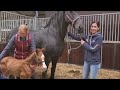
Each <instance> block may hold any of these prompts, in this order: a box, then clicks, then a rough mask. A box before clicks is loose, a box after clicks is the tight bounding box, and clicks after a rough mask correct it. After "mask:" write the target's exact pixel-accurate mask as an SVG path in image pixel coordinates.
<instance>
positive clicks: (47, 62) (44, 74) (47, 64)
mask: <svg viewBox="0 0 120 90" xmlns="http://www.w3.org/2000/svg"><path fill="white" fill-rule="evenodd" d="M46 60H47V59H46ZM45 64H46V66H47V69H46V70H45V71H44V72H42V79H45V78H46V75H47V70H48V67H49V64H50V60H47V61H46V62H45Z"/></svg>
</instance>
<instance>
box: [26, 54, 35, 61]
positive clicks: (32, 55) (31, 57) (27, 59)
mask: <svg viewBox="0 0 120 90" xmlns="http://www.w3.org/2000/svg"><path fill="white" fill-rule="evenodd" d="M34 57H35V52H33V53H32V54H31V55H30V56H29V57H27V58H26V59H25V61H26V62H32V60H33V58H34Z"/></svg>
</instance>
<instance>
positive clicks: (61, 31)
mask: <svg viewBox="0 0 120 90" xmlns="http://www.w3.org/2000/svg"><path fill="white" fill-rule="evenodd" d="M58 17H59V18H56V17H55V19H53V20H51V21H50V22H49V26H48V32H49V33H52V32H56V34H54V35H57V36H60V38H61V39H64V38H65V35H66V32H67V27H68V23H66V21H65V18H64V13H62V15H61V16H58ZM51 26H52V28H54V27H55V29H49V27H51ZM49 30H51V31H49ZM48 32H47V33H48Z"/></svg>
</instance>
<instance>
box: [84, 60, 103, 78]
mask: <svg viewBox="0 0 120 90" xmlns="http://www.w3.org/2000/svg"><path fill="white" fill-rule="evenodd" d="M100 67H101V64H98V65H92V64H88V63H87V62H86V61H85V62H84V66H83V77H82V78H83V79H88V77H89V74H90V79H97V75H98V72H99V70H100Z"/></svg>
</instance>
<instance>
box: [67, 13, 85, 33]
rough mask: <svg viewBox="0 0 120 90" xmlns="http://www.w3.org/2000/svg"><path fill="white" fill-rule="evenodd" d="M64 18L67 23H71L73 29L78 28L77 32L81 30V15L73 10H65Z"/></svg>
mask: <svg viewBox="0 0 120 90" xmlns="http://www.w3.org/2000/svg"><path fill="white" fill-rule="evenodd" d="M65 20H66V22H68V23H69V24H71V25H72V27H73V28H74V29H75V30H78V33H82V32H83V22H82V19H81V17H80V16H79V15H78V14H77V13H76V12H75V11H66V12H65Z"/></svg>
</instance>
